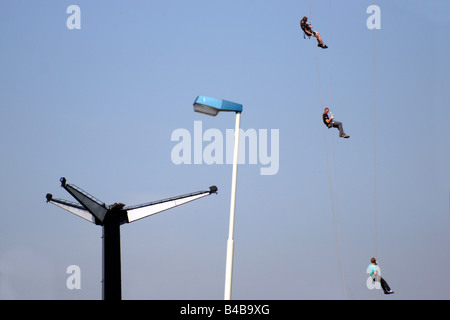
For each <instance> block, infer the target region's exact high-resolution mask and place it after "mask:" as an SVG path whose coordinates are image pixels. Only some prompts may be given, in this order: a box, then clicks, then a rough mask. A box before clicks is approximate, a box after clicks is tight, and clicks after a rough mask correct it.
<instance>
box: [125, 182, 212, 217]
mask: <svg viewBox="0 0 450 320" xmlns="http://www.w3.org/2000/svg"><path fill="white" fill-rule="evenodd" d="M217 190H218V189H217V187H216V186H211V187H209V191H197V192H193V193H189V194H185V195H181V196H177V197H172V198H168V199H163V200H158V201H154V202H149V203H144V204H140V205H137V206H130V207H125V208H124V210H126V211H127V217H128V222H133V221H136V220H139V219H142V218H145V217H148V216H151V215H153V214H156V213H159V212H162V211H165V210H168V209H171V208H174V207H177V206H179V205H182V204H185V203H188V202H190V201H193V200H197V199H200V198H203V197H205V196H209V195H210V194H211V193H217Z"/></svg>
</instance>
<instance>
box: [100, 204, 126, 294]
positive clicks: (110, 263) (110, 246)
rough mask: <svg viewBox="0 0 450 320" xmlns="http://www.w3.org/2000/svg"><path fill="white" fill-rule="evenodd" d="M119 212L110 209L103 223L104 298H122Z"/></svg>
mask: <svg viewBox="0 0 450 320" xmlns="http://www.w3.org/2000/svg"><path fill="white" fill-rule="evenodd" d="M120 264H121V262H120V218H119V212H117V211H116V212H115V211H108V213H107V215H106V217H105V221H104V224H103V300H121V299H122V276H121V267H120Z"/></svg>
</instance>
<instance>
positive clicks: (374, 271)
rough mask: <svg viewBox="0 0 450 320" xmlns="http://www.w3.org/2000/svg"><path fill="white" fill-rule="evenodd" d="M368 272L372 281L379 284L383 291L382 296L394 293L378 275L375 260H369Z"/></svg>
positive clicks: (378, 269) (378, 271)
mask: <svg viewBox="0 0 450 320" xmlns="http://www.w3.org/2000/svg"><path fill="white" fill-rule="evenodd" d="M368 271H369V273H370V276H371V277H372V280H373V281H374V282H375V281H378V282H380V284H381V288H382V289H383V291H384V294H392V293H394V291H392V290H391V288H390V287H389V285H388V284H387V282H386V280H384V279H383V278H382V277H381V275H380V268H378V262H377V259H375V258H372V259H370V265H369V267H368Z"/></svg>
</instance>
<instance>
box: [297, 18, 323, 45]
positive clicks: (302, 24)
mask: <svg viewBox="0 0 450 320" xmlns="http://www.w3.org/2000/svg"><path fill="white" fill-rule="evenodd" d="M307 21H308V18H307V17H303V19H302V20H301V21H300V28H302V30H303V32H304V33H305V35H306V36H308V37H311V36H313V37H316V39H317V46H318V47H321V48H322V49H326V48H328V47H327V46H326V45H325V44H324V43H323V41H322V37H321V36H320V33H319V32H317V31H314V30H313V29H312V25H310V24H309V23H307Z"/></svg>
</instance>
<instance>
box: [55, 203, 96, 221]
mask: <svg viewBox="0 0 450 320" xmlns="http://www.w3.org/2000/svg"><path fill="white" fill-rule="evenodd" d="M50 203H53V204H54V205H55V206H58V207H60V208H63V209H64V210H67V211H69V212H71V213H73V214H75V215H77V216H79V217H81V218H83V219H85V220H87V221H90V222H92V223H95V218H94V216H93V215H92V214H91V213H90V212H89V211H87V210H83V209H78V208H75V207H71V206H69V205H65V204H62V203H58V202H53V201H50Z"/></svg>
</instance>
